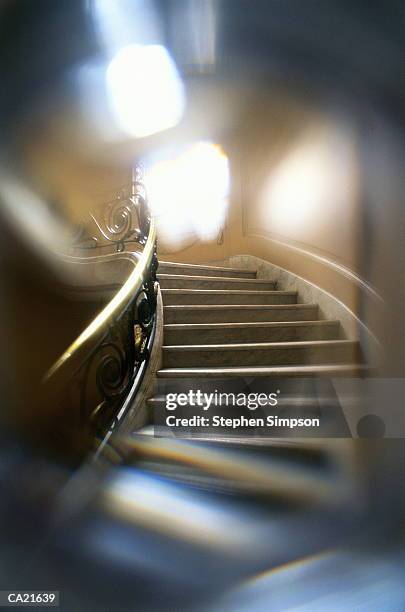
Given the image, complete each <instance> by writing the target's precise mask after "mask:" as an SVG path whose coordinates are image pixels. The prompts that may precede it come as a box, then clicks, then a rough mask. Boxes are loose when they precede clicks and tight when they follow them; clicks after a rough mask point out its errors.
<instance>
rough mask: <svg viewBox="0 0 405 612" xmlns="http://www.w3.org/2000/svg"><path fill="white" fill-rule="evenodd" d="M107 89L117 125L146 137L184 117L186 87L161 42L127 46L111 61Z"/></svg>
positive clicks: (135, 134)
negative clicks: (158, 43)
mask: <svg viewBox="0 0 405 612" xmlns="http://www.w3.org/2000/svg"><path fill="white" fill-rule="evenodd" d="M106 80H107V90H108V95H109V99H110V102H111V108H112V111H113V113H114V117H115V120H116V122H117V124H118V126H119V127H120V128H121V129H122V130H123V131H124V132H125V133H126V134H128V135H129V136H132V137H135V138H143V137H145V136H149V135H151V134H155V133H156V132H160V131H162V130H167V129H168V128H171V127H173V126H175V125H176V124H177V123H178V122H179V121H180V119H181V117H182V114H183V111H184V106H185V97H184V88H183V83H182V81H181V79H180V76H179V74H178V72H177V69H176V66H175V64H174V62H173V60H172V59H171V57H170V55H169V53H168V52H167V51H166V49H165V48H164V47H162V46H161V45H136V44H133V45H128V46H127V47H124V48H123V49H121V50H120V51H119V52H118V53H117V54H116V55H115V56H114V57H113V59H112V60H111V62H110V64H109V65H108V68H107V74H106Z"/></svg>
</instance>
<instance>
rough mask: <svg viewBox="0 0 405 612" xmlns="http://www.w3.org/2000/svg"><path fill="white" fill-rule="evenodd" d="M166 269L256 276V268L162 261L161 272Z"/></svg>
mask: <svg viewBox="0 0 405 612" xmlns="http://www.w3.org/2000/svg"><path fill="white" fill-rule="evenodd" d="M164 270H168V271H169V272H170V271H174V270H178V271H179V272H178V273H179V274H192V275H195V274H198V273H200V275H204V276H227V277H233V278H239V277H242V278H256V270H246V269H244V268H224V267H220V266H206V265H203V264H188V263H175V262H172V261H160V262H159V272H160V273H162V272H163V271H164Z"/></svg>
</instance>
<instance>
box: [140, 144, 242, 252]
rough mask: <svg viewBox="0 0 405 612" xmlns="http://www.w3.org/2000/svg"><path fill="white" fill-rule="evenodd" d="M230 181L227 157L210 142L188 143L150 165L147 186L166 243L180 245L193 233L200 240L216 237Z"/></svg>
mask: <svg viewBox="0 0 405 612" xmlns="http://www.w3.org/2000/svg"><path fill="white" fill-rule="evenodd" d="M229 182H230V180H229V163H228V158H227V156H226V155H225V154H224V153H223V151H222V149H221V148H220V147H219V146H218V145H216V144H213V143H210V142H197V143H195V144H192V145H189V146H187V147H186V148H185V149H184V150H183V151H182V152H181V153H179V154H177V155H176V156H174V157H172V158H170V159H166V160H161V161H157V162H155V163H154V164H153V165H151V167H150V168H149V170H148V171H147V174H146V186H147V189H148V196H149V202H150V206H151V210H152V214H154V215H155V217H156V222H157V228H158V234H159V236H160V238H161V239H162V240H163V241H164V243H165V245H167V246H170V247H180V246H181V245H182V244H183V242H184V241H185V240H187V239H188V238H190V237H196V236H197V237H198V238H199V239H200V240H203V241H209V240H212V239H215V238H216V237H217V236H218V234H219V232H220V231H221V229H222V228H223V226H224V223H225V219H226V214H227V209H228V196H229Z"/></svg>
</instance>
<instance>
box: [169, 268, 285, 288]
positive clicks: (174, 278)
mask: <svg viewBox="0 0 405 612" xmlns="http://www.w3.org/2000/svg"><path fill="white" fill-rule="evenodd" d="M158 280H159V283H160V286H161V288H162V289H221V290H223V291H224V290H226V289H240V290H242V291H243V290H244V289H252V290H255V289H256V290H257V289H262V290H264V291H271V290H274V289H276V286H277V283H276V281H270V280H259V279H257V278H229V277H226V276H223V277H220V276H218V277H215V276H192V275H184V274H162V273H161V272H160V269H159V273H158Z"/></svg>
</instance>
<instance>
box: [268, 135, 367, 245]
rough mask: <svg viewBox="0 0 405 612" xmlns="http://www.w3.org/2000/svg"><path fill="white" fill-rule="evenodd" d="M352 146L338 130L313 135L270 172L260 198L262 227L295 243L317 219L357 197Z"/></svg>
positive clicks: (313, 227) (317, 227)
mask: <svg viewBox="0 0 405 612" xmlns="http://www.w3.org/2000/svg"><path fill="white" fill-rule="evenodd" d="M355 167H356V164H355V160H354V157H353V143H352V141H351V139H350V138H349V137H348V136H347V135H346V134H345V133H343V132H340V131H339V130H337V129H335V130H333V129H331V128H329V129H323V130H322V129H319V130H313V131H309V132H308V133H307V134H306V135H305V136H304V137H303V138H302V140H300V141H299V142H298V143H297V145H296V146H295V148H294V149H293V150H292V151H291V152H290V153H289V154H288V155H286V157H285V158H284V159H282V161H281V162H280V164H279V165H278V166H277V167H276V168H275V169H274V170H273V171H272V172H271V174H270V175H269V177H268V179H267V181H266V183H265V184H264V188H263V190H262V193H261V197H260V208H261V219H260V223H261V227H262V228H263V229H266V230H270V231H271V232H274V233H277V234H283V235H287V236H292V237H295V238H297V239H299V238H300V236H301V235H304V236H307V234H306V233H305V232H308V231H309V230H310V229H311V228H312V229H313V230H314V231H317V232H319V231H320V229H319V226H318V224H319V219H322V218H324V215H325V210H326V209H327V210H328V211H329V216H330V215H332V214H335V211H337V212H336V214H338V211H340V210H344V209H345V208H346V207H347V204H346V203H347V202H352V201H353V200H354V198H355V193H356V179H355Z"/></svg>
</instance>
